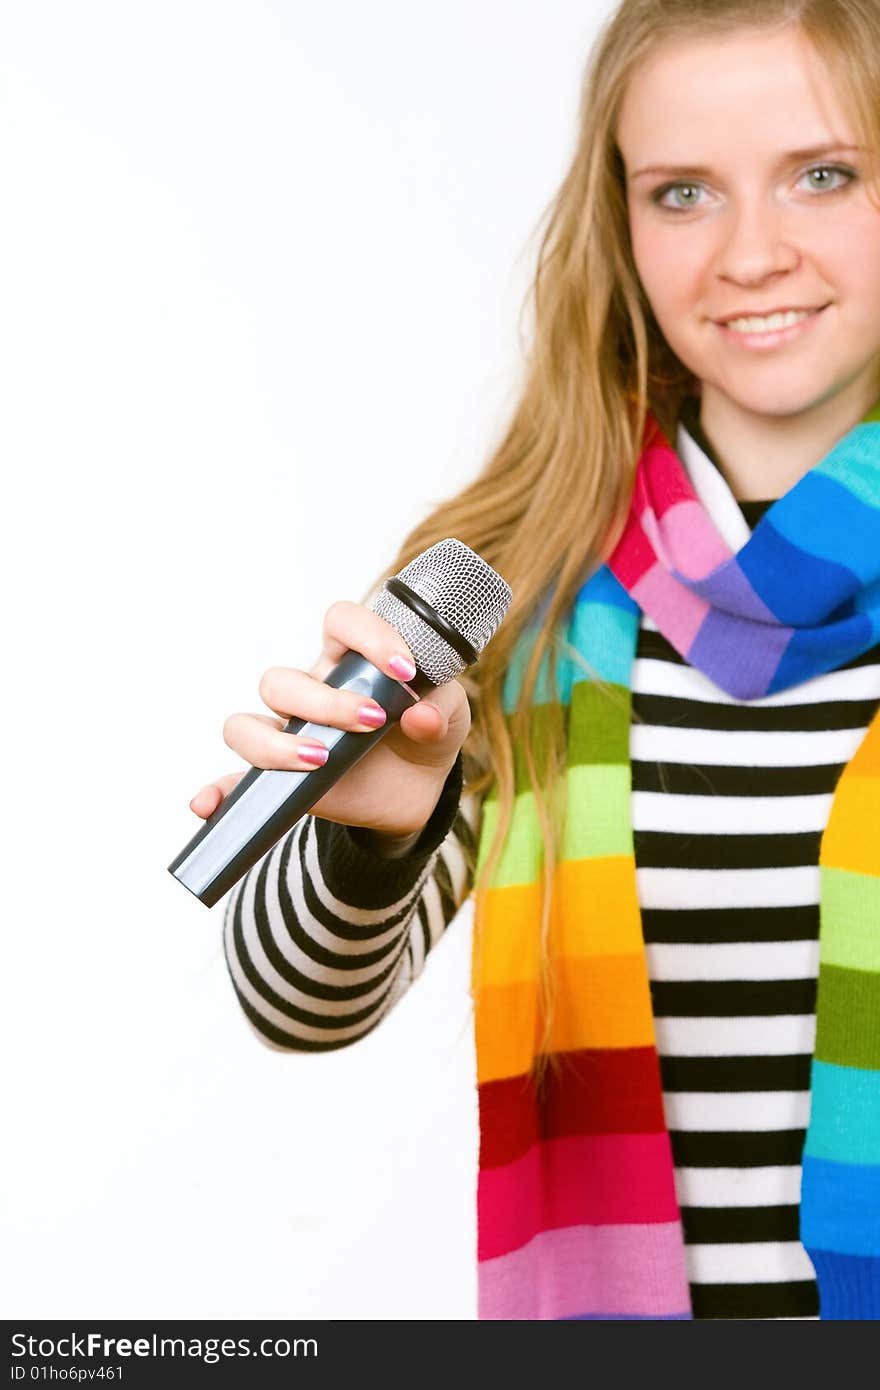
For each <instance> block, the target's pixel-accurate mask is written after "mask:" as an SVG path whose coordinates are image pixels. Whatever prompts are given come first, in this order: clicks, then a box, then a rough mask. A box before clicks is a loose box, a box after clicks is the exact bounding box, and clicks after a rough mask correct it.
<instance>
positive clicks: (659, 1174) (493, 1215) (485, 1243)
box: [477, 1133, 678, 1260]
mask: <svg viewBox="0 0 880 1390" xmlns="http://www.w3.org/2000/svg"><path fill="white" fill-rule="evenodd" d="M478 1210H479V1222H478V1225H479V1237H478V1248H477V1255H478V1258H479V1259H480V1260H488V1259H493V1258H495V1257H496V1256H499V1255H505V1254H507V1253H508V1252H509V1251H511V1250H516V1249H518V1248H519V1247H520V1246H523V1245H525V1244H526V1243H527V1242H528V1241H530V1240H531V1239H532V1238H533V1237H534V1236H536V1235H538V1234H540V1233H541V1232H542V1231H544V1230H547V1229H555V1228H561V1227H565V1226H577V1225H581V1224H584V1223H589V1224H591V1225H610V1224H613V1223H618V1224H638V1223H641V1222H658V1221H676V1220H677V1219H678V1204H677V1202H676V1199H675V1188H674V1184H673V1180H672V1168H671V1162H670V1149H669V1136H668V1134H666V1133H661V1134H579V1135H573V1136H571V1137H567V1138H564V1139H549V1140H544V1141H543V1142H541V1143H538V1144H533V1145H532V1147H531V1148H530V1149H529V1150H528V1152H527V1153H525V1154H523V1156H522V1158H518V1159H516V1160H515V1161H514V1162H513V1163H506V1164H504V1166H503V1167H500V1168H484V1169H482V1170H481V1171H480V1175H479V1193H478Z"/></svg>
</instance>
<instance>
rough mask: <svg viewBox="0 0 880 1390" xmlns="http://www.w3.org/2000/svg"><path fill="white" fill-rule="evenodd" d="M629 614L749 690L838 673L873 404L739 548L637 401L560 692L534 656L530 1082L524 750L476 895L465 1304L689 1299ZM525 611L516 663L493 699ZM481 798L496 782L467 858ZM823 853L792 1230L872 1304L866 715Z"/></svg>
mask: <svg viewBox="0 0 880 1390" xmlns="http://www.w3.org/2000/svg"><path fill="white" fill-rule="evenodd" d="M642 611H644V612H645V613H647V614H648V615H649V616H650V617H651V618H652V619H653V621H654V622H655V623H656V624H657V626H658V628H659V629H660V631H661V632H662V633H663V634H664V635H665V636H666V637H667V638H668V640H669V641H670V642H671V643H672V644H673V645H674V646H675V647H676V649H677V650H678V651H679V652H680V653H681V654H682V656H683V657H684V658H685V659H686V660H687V661H688V662H689V663H691V664H692V665H693V666H695V667H698V668H699V669H700V670H701V671H703V672H704V673H705V674H706V675H707V676H709V677H710V678H711V679H712V680H713V681H714V682H715V683H716V684H717V685H718V686H720V687H721V688H723V689H724V690H725V691H727V692H729V693H730V694H731V695H733V696H735V697H737V698H739V699H743V700H750V699H755V698H758V697H760V696H764V695H769V694H772V693H773V692H774V691H777V690H785V689H787V688H788V687H790V686H793V685H796V684H798V683H799V682H802V681H805V680H808V679H809V678H811V677H813V676H816V675H819V674H821V673H822V672H825V671H830V670H834V669H836V668H837V667H839V666H841V665H843V664H844V663H846V662H847V661H849V660H851V659H853V658H854V657H856V656H858V655H859V654H861V653H862V652H863V651H866V650H867V649H868V648H869V647H870V646H872V645H873V644H874V643H876V642H877V641H878V640H880V403H878V405H877V406H876V407H875V408H874V409H873V410H872V411H871V412H870V413H869V414H868V415H866V416H865V417H864V419H863V420H862V421H861V422H860V423H859V424H858V425H857V426H855V427H854V428H853V429H852V430H851V431H850V432H849V433H848V434H847V435H846V436H845V437H844V438H843V439H841V440H840V441H839V442H838V443H837V444H836V445H835V446H834V448H833V449H832V450H831V452H830V453H829V454H828V455H827V456H826V457H825V458H824V459H822V461H821V462H820V463H818V464H817V465H816V466H815V467H813V468H812V469H811V470H810V471H809V472H808V473H806V474H805V475H804V476H803V477H802V478H801V479H800V480H799V481H798V482H797V483H796V484H795V485H794V486H793V487H792V488H791V489H790V490H789V491H788V492H787V493H786V494H785V495H784V496H783V497H781V498H780V499H779V500H778V501H776V502H774V503H773V504H772V506H771V507H770V508H769V509H768V511H767V512H766V513H765V514H764V516H763V517H762V519H761V520H760V521H759V523H758V525H757V526H756V528H755V530H754V532H753V533H752V535H751V536H750V538H749V539H748V541H747V542H746V543H745V544H744V545H743V546H742V547H741V548H740V549H739V550H737V551H736V552H734V551H732V550H731V549H730V547H729V546H728V545H727V543H726V542H725V541H724V540H723V538H722V537H721V535H720V534H719V532H718V530H717V529H716V527H715V525H714V524H713V522H712V520H711V519H710V517H709V515H708V513H707V512H706V510H705V509H704V507H703V505H702V503H701V502H700V500H699V499H698V497H697V495H696V493H695V491H694V488H693V486H692V484H691V481H690V478H689V476H688V473H687V471H686V470H685V468H684V465H683V464H682V463H681V461H680V459H679V458H678V456H677V454H676V452H675V450H674V449H673V448H672V447H671V445H670V444H669V442H668V441H667V440H666V438H665V437H664V436H663V434H662V432H661V430H660V428H659V426H658V425H657V423H656V421H655V420H654V419H653V417H652V416H650V415H649V417H648V422H647V427H646V431H645V436H644V447H643V450H642V453H641V457H640V459H639V464H638V470H637V474H636V479H635V485H634V489H633V496H632V504H631V509H630V514H629V518H628V521H627V525H626V528H625V531H624V533H623V535H622V537H621V540H620V542H619V544H618V545H617V547H616V549H615V551H614V553H613V555H612V556H611V558H610V560H609V562H608V564H607V565H603V566H601V567H600V568H598V569H596V570H595V571H594V572H593V573H592V574H591V576H590V577H589V578H588V579H587V580H586V582H585V583H584V584H583V585H582V587H581V589H580V591H579V592H578V594H577V596H576V600H575V602H574V604H573V605H572V608H571V610H570V613H569V615H568V621H567V626H566V628H565V633H564V636H565V641H566V643H567V644H568V645H567V646H566V645H564V644H563V648H562V650H563V656H562V658H561V660H559V663H558V667H557V698H556V699H555V700H554V696H553V692H552V688H551V686H550V685H549V684H548V679H547V676H548V673H547V668H546V661H545V665H544V668H543V669H542V671H541V673H540V676H539V680H538V684H537V687H536V690H535V693H534V696H533V698H532V702H531V714H530V717H531V719H532V721H533V722H532V731H533V733H534V734H535V735H536V736H539V734H540V729H539V725H540V724H541V722H542V720H545V719H546V717H547V715H548V714H553V713H555V714H556V715H557V716H558V714H559V713H560V710H559V709H558V708H556V707H557V706H561V714H562V717H563V719H564V727H565V729H566V731H567V748H568V756H567V764H566V771H565V779H564V788H563V796H564V805H565V815H564V822H563V832H562V844H561V850H560V857H559V862H558V864H557V867H556V872H555V876H554V885H553V894H552V899H551V902H552V909H551V916H550V931H549V936H550V940H549V955H550V959H551V961H552V975H553V981H554V985H555V1000H554V1003H553V1008H552V1012H551V1015H550V1017H551V1019H552V1032H551V1044H550V1051H551V1052H552V1053H553V1054H554V1061H555V1066H553V1067H551V1068H549V1069H548V1070H547V1072H546V1075H545V1077H544V1079H543V1081H542V1082H541V1084H538V1083H537V1082H536V1080H535V1077H534V1074H533V1062H534V1059H535V1056H536V1051H537V1049H538V1047H539V1045H540V1044H539V1040H540V1039H541V1037H542V1035H543V1024H544V1020H543V1018H542V1014H541V1005H540V992H539V987H538V980H539V959H540V949H541V944H540V939H539V937H540V916H541V912H540V909H541V896H540V894H541V886H540V884H541V872H542V864H543V848H542V842H541V836H540V833H539V822H538V817H537V812H536V807H535V799H534V794H533V792H532V790H531V786H530V783H529V779H528V776H527V774H526V773H525V770H524V760H523V759H522V757H521V756H520V754H521V750H520V749H516V750H515V751H516V754H517V757H516V800H515V806H514V813H513V820H512V822H511V825H510V828H509V831H508V833H507V835H506V837H505V841H504V848H503V852H502V855H501V858H500V860H499V862H498V865H497V867H496V869H495V872H494V874H493V877H492V879H491V881H490V882H489V883H488V884H487V885H486V886H484V887H481V888H480V890H479V891H478V892H477V893H476V894H475V920H474V949H473V956H472V994H473V1000H474V1018H475V1032H476V1051H477V1081H478V1093H479V1125H480V1169H479V1184H478V1196H477V1216H478V1260H479V1317H480V1318H496V1319H497V1318H508V1319H533V1318H539V1319H545V1318H546V1319H589V1318H599V1319H605V1318H690V1317H691V1316H692V1310H691V1303H690V1296H689V1288H688V1280H687V1271H686V1263H685V1252H684V1239H683V1233H682V1224H681V1215H680V1211H679V1207H678V1205H677V1201H676V1195H675V1186H674V1169H673V1159H672V1151H671V1146H670V1139H669V1134H668V1131H667V1128H666V1124H665V1121H664V1111H663V1096H662V1087H661V1079H660V1067H659V1062H658V1056H657V1048H656V1043H655V1036H654V1023H653V1016H652V1010H651V996H650V990H649V983H648V970H647V963H646V954H645V948H644V941H643V937H642V929H641V917H640V911H639V903H638V897H637V891H636V872H635V852H634V844H633V831H632V823H631V815H630V786H631V783H630V776H631V773H630V760H629V736H630V717H631V708H630V707H631V672H632V664H633V660H634V658H635V651H636V642H637V637H638V630H639V623H640V615H641V612H642ZM534 631H535V629H534V625H532V626H531V628H526V630H525V631H524V633H523V634H522V636H521V638H520V641H519V644H518V647H517V651H516V653H515V657H514V660H513V661H512V663H511V666H510V669H509V671H508V675H507V679H506V684H505V690H504V705H505V711H506V713H507V715H508V717H509V716H510V715H511V714H512V712H513V710H514V709H515V707H516V705H517V703H518V699H519V692H520V689H521V688H522V674H523V670H524V667H525V663H526V659H527V656H528V651H529V645H530V641H531V640H533V637H534ZM569 653H570V654H569ZM585 668H586V669H585ZM545 727H546V725H545ZM497 819H498V801H497V789H493V790H492V791H490V793H489V795H488V797H487V799H486V801H485V802H484V807H483V823H482V830H481V835H480V844H479V851H478V857H477V867H478V869H479V868H480V867H481V866H482V864H483V862H484V861H485V859H486V856H487V853H488V848H489V845H490V843H491V839H492V835H493V833H494V829H495V826H496V824H497ZM819 873H820V880H821V889H820V965H819V980H818V996H817V1000H818V1002H817V1034H816V1044H815V1052H814V1059H813V1063H812V1073H811V1113H810V1120H809V1127H808V1130H807V1136H806V1143H805V1149H804V1159H803V1175H802V1194H801V1208H800V1214H801V1239H802V1242H803V1244H804V1246H805V1248H806V1250H807V1252H808V1254H809V1255H810V1258H811V1260H812V1262H813V1266H814V1269H815V1271H816V1277H817V1283H818V1288H819V1299H820V1317H823V1318H846V1319H850V1318H880V715H878V716H877V718H875V719H874V721H873V722H872V724H871V726H870V727H869V729H868V731H867V733H866V735H865V737H864V739H863V741H862V743H861V744H860V746H859V748H858V750H857V752H856V754H855V756H854V757H853V758H852V759H851V761H850V762H849V763H848V764H847V766H846V768H845V769H844V772H843V774H842V776H841V777H840V779H839V781H838V783H837V787H836V790H835V794H834V798H833V804H832V809H831V813H830V818H829V821H828V824H827V827H826V829H825V831H824V834H823V836H822V841H821V852H820V859H819Z"/></svg>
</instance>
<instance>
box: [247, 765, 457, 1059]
mask: <svg viewBox="0 0 880 1390" xmlns="http://www.w3.org/2000/svg"><path fill="white" fill-rule="evenodd" d="M462 775H463V769H462V756H461V753H459V755H458V758H457V759H456V762H455V764H454V766H453V767H452V769H451V771H450V773H449V776H448V777H447V779H446V784H445V786H444V789H443V792H442V794H441V796H440V800H439V801H438V803H437V806H436V807H435V809H434V812H433V814H432V816H431V819H430V820H429V821H428V823H427V825H426V826H425V828H424V830H423V831H422V834H421V835H420V837H419V839H418V841H417V842H416V844H415V845H414V846H413V847H412V849H411V850H410V851H409V852H408V853H407V854H406V855H404V856H403V857H401V858H399V859H385V858H382V857H381V856H379V855H378V854H376V852H375V850H373V849H371V848H370V846H369V843H368V839H367V837H365V835H364V833H363V832H362V831H361V830H359V829H358V828H355V827H351V826H346V825H338V824H336V823H335V822H333V821H328V820H326V819H323V818H321V817H315V816H305V817H303V819H302V820H300V821H299V822H298V823H297V825H295V826H294V828H293V829H292V830H291V831H290V832H289V833H288V834H287V835H286V836H285V837H284V838H283V839H282V840H280V841H279V843H278V844H277V845H275V847H274V848H273V849H271V850H270V851H269V853H268V854H266V855H265V856H264V857H263V859H261V860H260V862H259V863H258V864H255V865H254V866H253V868H252V869H250V870H249V872H248V873H247V874H246V875H245V876H244V878H243V879H242V880H241V881H240V882H239V883H238V884H236V885H235V887H234V888H233V889H232V890H231V891H230V894H229V897H228V898H227V901H226V905H225V909H224V922H223V948H224V954H225V957H226V965H227V968H228V970H229V974H230V976H231V979H232V984H233V988H234V989H235V993H236V996H237V998H238V1002H239V1004H240V1005H241V1007H242V1009H243V1011H244V1013H245V1016H246V1017H247V1019H248V1020H249V1022H250V1023H251V1025H252V1026H253V1028H254V1029H255V1030H256V1032H257V1033H258V1035H259V1037H260V1040H261V1041H262V1042H263V1043H265V1044H266V1045H267V1046H269V1047H274V1048H277V1049H280V1050H284V1051H297V1052H323V1051H328V1050H330V1049H333V1048H340V1047H346V1046H348V1045H349V1044H350V1043H353V1042H356V1041H357V1040H358V1039H359V1038H362V1037H364V1035H365V1034H367V1033H369V1032H371V1031H372V1029H373V1028H375V1027H376V1026H377V1024H379V1023H380V1022H381V1021H382V1019H383V1018H384V1017H385V1016H386V1015H387V1014H388V1013H389V1011H390V1010H391V1009H392V1008H393V1006H394V1004H395V1003H396V1002H397V1000H398V999H400V998H401V996H402V995H403V994H404V993H405V992H406V991H407V989H409V987H410V985H411V984H412V983H413V981H414V980H415V979H416V978H417V977H418V975H419V974H420V973H421V970H422V967H423V966H424V963H425V960H426V958H427V955H428V952H429V951H430V950H431V949H432V947H433V946H435V945H436V943H437V941H438V940H439V939H440V937H441V935H442V934H443V932H444V930H445V929H446V927H447V926H448V924H449V923H450V922H451V920H452V918H453V917H454V916H455V914H456V912H457V911H458V909H459V907H460V906H461V904H462V903H463V902H464V900H465V898H466V897H467V896H468V893H469V892H470V888H471V884H472V882H473V873H474V863H475V846H476V841H477V833H478V817H479V807H478V804H477V802H476V799H475V798H474V797H471V796H468V795H463V794H462Z"/></svg>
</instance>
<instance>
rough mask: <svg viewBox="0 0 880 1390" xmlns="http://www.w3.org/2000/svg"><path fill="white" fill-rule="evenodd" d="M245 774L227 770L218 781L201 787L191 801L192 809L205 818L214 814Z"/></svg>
mask: <svg viewBox="0 0 880 1390" xmlns="http://www.w3.org/2000/svg"><path fill="white" fill-rule="evenodd" d="M243 776H244V773H242V772H227V773H226V775H225V776H223V777H218V778H217V779H216V781H214V782H209V783H208V784H207V786H204V787H201V788H200V789H199V791H197V792H196V794H195V796H194V797H193V798H192V800H191V801H190V803H189V805H190V810H192V811H195V813H196V815H197V816H202V817H203V818H205V819H206V818H207V817H208V816H210V815H213V813H214V812H215V811H216V809H217V807H218V806H219V805H220V802H221V801H223V799H224V798H225V797H227V796H228V795H229V793H230V792H231V791H232V788H233V787H234V786H236V784H237V783H238V782H240V781H241V778H242V777H243Z"/></svg>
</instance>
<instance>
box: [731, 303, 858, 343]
mask: <svg viewBox="0 0 880 1390" xmlns="http://www.w3.org/2000/svg"><path fill="white" fill-rule="evenodd" d="M830 307H831V306H830V305H828V304H825V305H823V307H822V308H821V309H815V310H814V311H813V313H812V314H808V315H807V317H806V318H802V319H800V320H799V321H798V322H797V323H793V324H791V325H790V326H789V327H788V328H776V329H773V330H772V331H771V332H769V333H743V332H737V330H736V329H735V328H730V327H729V325H728V324H726V323H716V325H715V327H716V328H718V329H720V330H721V332H722V333H723V334H724V336H725V337H726V338H727V339H728V340H729V341H730V342H732V343H736V345H737V346H738V347H744V348H751V349H752V350H753V351H754V350H757V351H758V352H760V351H761V350H762V349H765V350H766V349H768V348H775V347H778V346H779V345H780V344H782V343H790V342H792V341H793V340H794V339H795V338H800V337H802V336H803V334H804V333H807V332H809V330H810V328H811V326H812V325H813V324H814V323H815V322H816V320H817V319H818V318H819V316H820V315H821V314H824V312H825V310H826V309H828V308H830Z"/></svg>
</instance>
